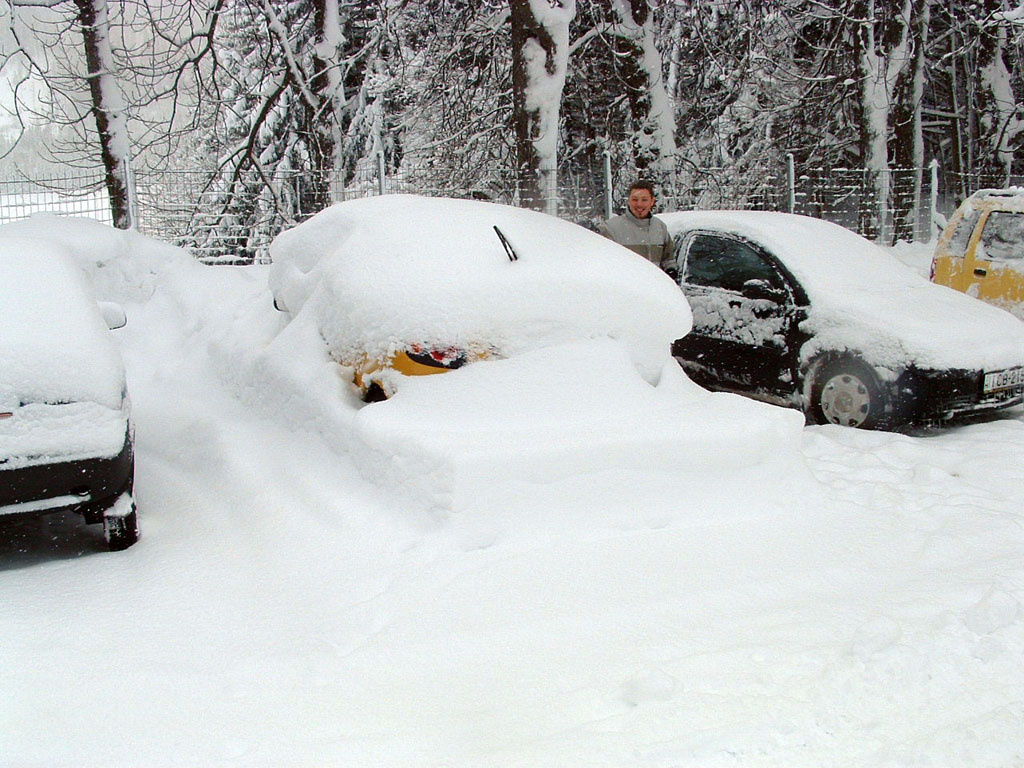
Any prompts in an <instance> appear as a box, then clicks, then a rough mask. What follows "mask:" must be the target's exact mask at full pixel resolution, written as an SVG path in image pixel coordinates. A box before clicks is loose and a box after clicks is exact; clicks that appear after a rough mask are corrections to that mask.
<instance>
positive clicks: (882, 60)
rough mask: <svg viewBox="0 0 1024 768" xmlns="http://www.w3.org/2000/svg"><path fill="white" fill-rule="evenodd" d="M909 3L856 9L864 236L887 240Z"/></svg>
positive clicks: (891, 0)
mask: <svg viewBox="0 0 1024 768" xmlns="http://www.w3.org/2000/svg"><path fill="white" fill-rule="evenodd" d="M910 5H911V0H902V1H900V0H866V1H865V2H858V3H855V8H857V10H858V11H859V13H858V14H857V16H858V20H857V21H856V22H855V24H856V31H855V49H856V51H857V63H858V70H859V77H860V120H859V132H860V141H859V145H860V151H861V157H862V158H863V161H864V169H865V173H866V190H865V191H867V192H869V193H871V196H872V197H873V198H874V200H873V204H872V205H868V206H864V207H862V210H861V221H860V230H861V232H862V233H863V234H864V235H865V236H867V237H871V238H877V237H879V236H880V235H882V234H883V230H884V229H885V225H886V221H887V219H888V213H889V175H890V174H889V170H890V165H889V120H890V115H891V112H892V106H893V91H894V89H895V86H896V81H897V79H898V78H899V76H900V74H901V72H902V71H903V69H904V68H905V67H906V64H907V59H908V56H907V49H908V40H909V35H908V28H909V19H910Z"/></svg>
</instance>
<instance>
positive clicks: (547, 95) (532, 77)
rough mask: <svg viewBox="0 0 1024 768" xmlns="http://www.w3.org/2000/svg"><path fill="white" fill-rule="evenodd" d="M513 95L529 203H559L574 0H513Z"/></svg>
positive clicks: (551, 208) (552, 209)
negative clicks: (562, 114) (563, 110)
mask: <svg viewBox="0 0 1024 768" xmlns="http://www.w3.org/2000/svg"><path fill="white" fill-rule="evenodd" d="M509 6H510V8H511V21H512V97H513V119H514V123H515V133H516V155H517V162H518V176H519V183H520V195H521V198H522V203H523V205H524V206H526V207H529V208H536V209H538V210H541V209H543V210H546V211H547V212H549V213H556V212H557V209H558V157H557V150H558V119H559V109H560V105H561V100H562V88H563V87H564V85H565V72H566V66H567V64H568V59H569V22H570V21H572V18H573V16H574V15H575V14H576V2H575V0H509Z"/></svg>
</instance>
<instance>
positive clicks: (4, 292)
mask: <svg viewBox="0 0 1024 768" xmlns="http://www.w3.org/2000/svg"><path fill="white" fill-rule="evenodd" d="M123 386H124V369H123V365H122V362H121V356H120V352H119V350H118V348H117V346H116V342H115V340H114V338H113V336H112V335H111V333H110V331H109V330H108V328H107V326H106V323H105V322H104V321H103V317H102V314H101V312H100V309H99V307H98V306H97V304H96V302H95V300H94V298H93V296H92V292H91V287H90V286H89V284H88V282H87V281H86V279H85V276H84V274H82V272H81V271H80V270H79V268H78V267H77V266H76V265H75V264H74V263H73V262H72V260H71V258H70V256H69V255H68V254H67V252H66V251H65V249H63V248H62V247H60V246H58V245H56V244H54V243H49V242H46V241H43V240H38V239H32V238H21V237H7V236H0V405H3V406H5V407H10V406H17V405H18V404H21V403H31V402H48V403H60V402H74V401H91V402H97V403H100V404H102V405H106V406H108V407H110V408H119V407H120V403H121V395H122V390H123Z"/></svg>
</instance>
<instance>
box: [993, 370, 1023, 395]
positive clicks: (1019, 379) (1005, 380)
mask: <svg viewBox="0 0 1024 768" xmlns="http://www.w3.org/2000/svg"><path fill="white" fill-rule="evenodd" d="M1021 385H1024V368H1007V369H1006V370H1005V371H995V372H994V373H986V374H985V388H984V391H985V392H998V391H999V390H1001V389H1012V388H1013V387H1019V386H1021Z"/></svg>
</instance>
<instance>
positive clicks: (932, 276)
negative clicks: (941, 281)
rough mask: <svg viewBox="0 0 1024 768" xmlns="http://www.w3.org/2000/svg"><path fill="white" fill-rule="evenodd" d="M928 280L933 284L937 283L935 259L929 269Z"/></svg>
mask: <svg viewBox="0 0 1024 768" xmlns="http://www.w3.org/2000/svg"><path fill="white" fill-rule="evenodd" d="M928 279H929V280H930V281H931V282H933V283H934V282H935V259H932V264H931V266H930V267H929V268H928Z"/></svg>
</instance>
